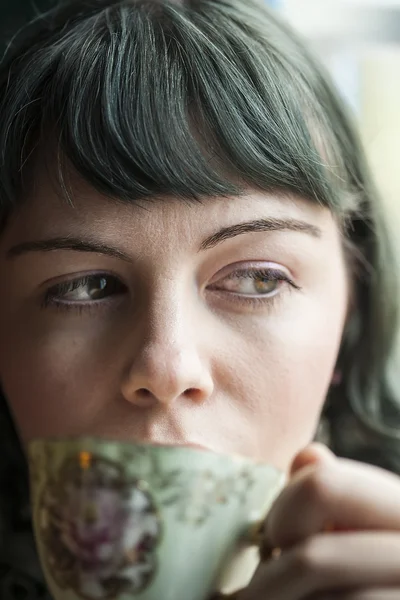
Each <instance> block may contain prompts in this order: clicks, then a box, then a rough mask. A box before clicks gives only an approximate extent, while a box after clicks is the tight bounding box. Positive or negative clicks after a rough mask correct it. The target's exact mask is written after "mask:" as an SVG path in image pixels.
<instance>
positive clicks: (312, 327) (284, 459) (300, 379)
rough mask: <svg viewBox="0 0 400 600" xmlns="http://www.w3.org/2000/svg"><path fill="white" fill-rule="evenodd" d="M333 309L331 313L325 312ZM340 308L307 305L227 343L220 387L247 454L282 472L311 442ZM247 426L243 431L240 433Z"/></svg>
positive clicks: (333, 352)
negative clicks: (230, 402)
mask: <svg viewBox="0 0 400 600" xmlns="http://www.w3.org/2000/svg"><path fill="white" fill-rule="evenodd" d="M330 308H331V309H332V310H329V309H330ZM345 312H346V311H345V303H343V305H340V303H339V305H335V306H332V307H329V305H327V304H325V305H322V306H321V305H320V304H315V305H314V306H313V304H312V303H307V302H306V301H304V307H303V308H302V307H301V306H299V305H298V306H297V310H296V312H295V311H293V312H292V314H289V313H286V314H285V318H284V319H282V318H279V319H278V318H276V319H274V318H272V317H271V318H267V319H266V320H265V321H263V320H262V319H260V320H259V321H258V322H257V323H255V324H254V326H253V328H250V329H248V330H247V331H246V334H245V335H243V334H242V335H241V336H240V339H239V337H238V338H237V340H236V342H234V343H232V342H231V343H230V345H229V348H230V359H231V360H230V361H229V356H226V358H225V361H224V364H225V365H228V364H229V365H230V366H229V367H227V368H225V370H224V371H223V372H222V371H221V377H222V378H223V379H224V388H225V390H228V394H229V396H230V397H234V398H236V400H237V402H239V404H238V406H237V407H236V408H239V410H240V412H241V417H242V423H241V427H242V434H243V437H244V438H245V439H244V440H243V443H244V444H246V443H247V444H248V442H249V440H251V446H247V448H246V451H245V453H246V454H251V456H252V457H254V458H257V459H260V460H267V461H270V462H271V463H272V464H274V465H275V466H277V467H279V468H281V469H286V468H287V466H288V464H289V463H290V462H291V460H292V458H293V456H294V455H295V454H296V452H297V451H298V450H299V449H300V448H302V447H304V446H305V445H307V444H308V443H309V442H310V441H312V439H313V437H314V435H315V430H316V427H317V425H318V422H319V417H320V413H321V410H322V407H323V404H324V401H325V398H326V395H327V391H328V389H329V385H330V383H331V379H332V374H333V371H334V368H335V364H336V359H337V355H338V351H339V347H340V341H341V336H342V330H343V323H344V318H345ZM244 424H245V426H246V428H247V431H246V432H244V431H243V425H244Z"/></svg>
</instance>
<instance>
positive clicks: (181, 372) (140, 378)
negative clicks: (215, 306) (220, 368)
mask: <svg viewBox="0 0 400 600" xmlns="http://www.w3.org/2000/svg"><path fill="white" fill-rule="evenodd" d="M173 312H175V315H174V314H173ZM168 315H169V318H168ZM148 329H149V330H150V331H148V332H147V335H144V336H143V337H142V340H141V341H139V343H138V342H137V341H136V344H135V346H136V352H135V353H134V356H133V357H132V359H131V360H130V367H129V370H128V373H127V375H126V377H125V378H124V381H123V383H122V394H123V396H124V398H125V399H126V400H128V401H129V402H130V403H132V404H134V405H135V406H138V407H142V408H148V407H151V406H154V405H156V404H161V405H164V406H165V407H167V406H169V405H171V404H172V403H174V402H175V401H176V400H177V399H179V398H186V399H189V400H191V401H193V402H196V403H200V402H203V401H205V400H207V399H208V398H209V397H210V396H211V394H212V392H213V389H214V384H213V378H212V374H211V368H210V365H209V364H207V357H205V356H204V355H203V356H202V355H201V351H200V348H199V343H197V342H196V338H195V335H194V334H189V333H188V331H189V330H190V329H192V328H190V327H188V326H187V324H184V323H183V322H182V316H181V315H179V316H177V315H176V307H175V311H163V314H162V315H161V316H160V317H159V319H158V322H157V323H154V319H152V323H151V327H149V328H148ZM193 333H194V332H193Z"/></svg>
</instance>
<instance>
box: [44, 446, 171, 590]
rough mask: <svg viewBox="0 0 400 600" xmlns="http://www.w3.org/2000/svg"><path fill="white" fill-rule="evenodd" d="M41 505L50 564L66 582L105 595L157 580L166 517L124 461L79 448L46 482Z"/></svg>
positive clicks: (54, 573) (141, 587)
mask: <svg viewBox="0 0 400 600" xmlns="http://www.w3.org/2000/svg"><path fill="white" fill-rule="evenodd" d="M38 512H39V514H38V522H39V535H40V538H41V542H42V544H43V546H44V548H45V549H46V555H47V558H46V561H47V566H48V570H49V572H50V574H51V576H52V577H53V578H54V579H55V581H56V582H57V584H58V585H59V586H60V587H61V588H64V589H66V588H69V589H73V590H74V592H75V593H76V594H77V595H78V596H80V597H81V598H82V599H87V600H106V599H111V598H114V597H115V596H118V595H119V594H121V593H127V594H129V593H135V594H137V593H139V592H141V591H143V590H144V589H145V588H146V587H147V586H148V585H149V584H150V582H151V581H152V579H153V577H154V575H155V573H156V568H157V562H156V548H157V545H158V544H159V542H160V537H161V522H160V519H159V516H158V513H157V510H156V506H155V504H154V501H153V499H152V497H151V495H150V493H149V491H148V490H147V489H146V486H145V485H144V484H143V483H142V482H140V481H138V480H133V481H132V480H128V479H127V478H126V476H125V474H124V471H123V469H122V468H121V467H120V466H119V465H118V464H115V463H113V462H112V461H109V460H107V459H104V458H100V457H96V456H94V455H93V454H91V453H88V452H80V453H78V454H77V455H73V456H72V457H70V458H68V459H67V460H66V461H65V462H64V464H63V466H62V468H61V469H60V470H59V472H58V477H57V479H56V480H49V481H48V482H47V485H46V486H45V489H44V492H43V495H42V498H41V502H40V505H39V511H38Z"/></svg>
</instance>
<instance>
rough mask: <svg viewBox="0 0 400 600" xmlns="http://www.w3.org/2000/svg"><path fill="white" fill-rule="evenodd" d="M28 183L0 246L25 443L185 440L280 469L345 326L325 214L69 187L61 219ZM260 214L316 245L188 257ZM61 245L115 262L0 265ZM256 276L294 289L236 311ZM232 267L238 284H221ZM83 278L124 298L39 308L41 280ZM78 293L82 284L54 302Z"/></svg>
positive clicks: (260, 243) (238, 240)
mask: <svg viewBox="0 0 400 600" xmlns="http://www.w3.org/2000/svg"><path fill="white" fill-rule="evenodd" d="M35 182H36V185H35V191H34V193H32V194H31V197H29V198H27V200H26V203H25V204H24V205H23V207H22V208H21V210H19V211H18V212H17V213H16V214H15V215H14V217H13V218H12V220H11V221H10V223H9V224H8V226H7V228H6V231H5V232H4V234H3V236H2V237H1V243H0V269H1V271H2V273H3V277H4V279H5V281H7V294H3V295H2V298H1V301H0V330H1V332H2V334H1V339H0V380H1V382H2V386H3V389H4V392H5V394H6V397H7V398H8V401H9V403H10V406H11V408H12V410H13V413H14V415H15V418H16V422H17V425H18V429H19V432H20V435H21V437H22V440H23V442H25V443H26V442H28V441H29V440H30V439H32V438H34V437H37V436H49V435H57V436H58V435H64V434H65V435H75V434H84V433H90V434H96V435H103V436H108V437H113V438H117V439H128V440H132V439H135V440H151V441H156V442H163V443H171V444H183V443H186V442H191V443H196V444H201V445H204V446H206V447H208V448H210V449H212V450H216V451H222V452H229V453H232V452H236V453H239V454H242V455H245V456H249V457H252V458H254V459H260V460H263V461H268V462H270V463H272V464H274V465H275V466H277V467H279V468H281V469H284V470H287V468H288V467H289V465H290V462H291V460H292V459H293V457H294V455H295V454H296V452H297V451H298V450H299V449H300V448H302V447H304V446H305V445H306V444H307V443H308V442H309V441H310V440H311V439H312V437H313V435H314V433H315V428H316V425H317V422H318V418H319V413H320V410H321V408H322V405H323V402H324V398H325V396H326V392H327V389H328V387H329V385H330V382H331V378H332V373H333V370H334V367H335V361H336V357H337V352H338V348H339V345H340V340H341V335H342V330H343V325H344V321H345V317H346V311H347V304H348V285H347V273H346V267H345V262H344V257H343V252H342V249H341V237H340V233H339V230H338V227H337V225H336V223H335V221H334V219H333V217H332V216H331V214H330V212H329V211H328V210H327V209H324V208H321V207H319V206H317V205H316V204H313V203H311V202H308V201H306V200H302V199H299V198H295V197H292V196H287V197H285V198H283V197H278V196H277V195H275V196H274V195H267V194H264V193H260V192H257V193H256V192H254V191H251V190H249V192H248V194H247V195H246V196H245V197H241V198H231V199H222V198H216V199H205V200H204V202H203V203H202V204H192V205H189V204H186V203H184V202H182V201H178V200H174V199H173V198H166V199H164V200H160V201H157V202H154V203H153V204H149V205H148V206H147V208H146V209H144V210H143V209H139V208H137V207H132V206H129V205H123V204H121V203H115V202H112V201H110V200H109V199H105V198H102V197H101V196H100V195H99V194H98V193H97V192H95V191H94V190H93V189H90V188H89V187H88V186H86V185H85V184H83V182H82V181H79V180H78V179H76V180H75V188H74V189H75V193H74V208H72V207H70V206H68V205H67V204H66V203H65V202H63V201H61V200H60V198H59V196H57V193H56V188H55V187H54V185H52V183H51V180H50V179H49V178H48V176H47V171H46V170H45V169H42V170H41V171H39V172H38V173H37V176H36V177H35ZM260 218H274V219H291V220H294V219H297V220H300V221H302V222H304V223H305V224H306V225H307V226H312V227H313V228H314V229H316V228H318V230H319V232H320V233H319V234H318V235H313V234H312V233H308V232H304V231H273V232H272V231H270V232H257V233H246V234H243V235H237V236H235V237H234V238H232V239H226V240H225V241H223V242H221V243H219V244H218V245H216V246H215V247H213V248H208V249H206V250H200V251H199V248H200V247H201V245H202V244H203V243H204V240H205V239H206V238H208V237H210V236H212V235H213V234H215V233H216V232H218V231H219V230H221V228H225V227H228V226H231V225H236V224H240V223H243V222H247V221H250V220H253V219H260ZM60 236H61V237H63V238H66V237H69V238H70V237H71V236H73V237H78V238H80V239H84V240H88V239H89V240H92V241H95V242H97V243H103V244H107V245H108V246H110V247H112V248H113V249H114V250H115V251H116V252H119V253H124V255H126V256H125V257H124V258H119V257H118V258H116V257H111V256H104V255H101V254H96V253H93V252H78V251H71V250H56V251H51V252H50V251H46V252H44V251H40V252H39V251H35V252H26V253H24V254H20V255H18V256H13V257H9V256H7V254H8V253H9V251H10V249H11V248H12V247H15V246H16V245H18V244H22V243H26V242H32V241H38V240H40V241H43V240H46V239H49V238H54V237H60ZM255 267H257V268H260V267H263V268H265V267H267V268H271V267H273V268H274V269H275V270H278V271H279V272H280V273H284V274H285V275H286V276H287V277H289V278H290V279H291V281H292V282H293V285H294V286H296V287H293V285H292V284H289V283H287V282H282V283H279V282H278V284H276V283H272V284H271V283H268V282H267V291H268V293H269V296H271V290H272V292H273V293H274V294H275V295H274V296H273V297H268V298H267V300H266V301H265V302H263V303H259V304H258V305H255V306H253V305H251V304H248V303H243V302H240V301H238V292H239V293H241V294H243V292H245V293H247V294H251V295H253V296H255V295H257V293H258V292H259V289H260V288H259V286H260V282H257V281H256V282H254V280H252V279H250V278H249V276H248V273H249V272H250V271H251V270H254V268H255ZM238 268H240V270H241V271H242V272H243V271H246V272H247V279H246V278H243V277H240V278H238V277H233V275H232V273H233V272H234V271H235V270H237V269H238ZM96 272H97V273H99V272H100V273H108V274H112V275H114V276H116V277H117V278H118V280H120V281H121V282H123V291H122V292H121V293H117V294H114V295H110V296H109V297H108V298H107V299H106V300H102V301H98V303H97V304H93V303H92V305H91V307H88V304H87V303H86V307H84V308H83V309H82V308H80V307H82V303H81V304H80V305H77V304H76V305H75V306H74V307H72V308H71V309H65V305H64V308H59V307H56V306H54V305H49V306H47V307H45V308H43V307H41V304H42V303H43V298H44V297H45V295H46V291H47V290H48V289H49V288H52V287H54V285H55V284H57V283H60V282H65V281H68V280H73V279H76V278H78V277H81V276H82V275H85V274H88V273H96ZM261 283H262V282H261ZM271 285H272V287H271ZM97 287H98V285H97ZM264 287H265V286H264ZM298 288H301V289H298ZM262 290H264V288H262ZM82 294H83V297H84V298H87V286H86V287H83V288H82V286H81V287H80V288H79V289H77V290H75V291H73V292H72V296H71V295H67V296H68V297H67V299H70V300H71V299H73V300H76V299H77V297H78V299H79V297H80V298H82ZM85 294H86V296H85ZM235 299H236V300H235ZM239 299H240V298H239ZM61 300H64V301H65V300H66V298H65V297H64V298H61Z"/></svg>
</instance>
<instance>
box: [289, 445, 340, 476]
mask: <svg viewBox="0 0 400 600" xmlns="http://www.w3.org/2000/svg"><path fill="white" fill-rule="evenodd" d="M335 459H336V457H335V455H334V454H333V452H332V451H331V450H329V448H328V447H327V446H325V445H324V444H321V443H319V442H313V443H312V444H309V445H308V446H306V447H305V448H303V450H300V452H298V453H297V454H296V456H295V457H294V459H293V461H292V464H291V467H290V471H289V473H290V477H293V476H294V475H296V473H298V471H300V470H302V469H303V468H304V467H308V466H313V465H318V464H320V463H322V462H326V461H333V460H335Z"/></svg>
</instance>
